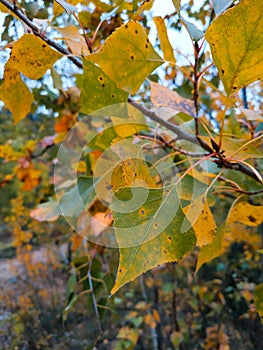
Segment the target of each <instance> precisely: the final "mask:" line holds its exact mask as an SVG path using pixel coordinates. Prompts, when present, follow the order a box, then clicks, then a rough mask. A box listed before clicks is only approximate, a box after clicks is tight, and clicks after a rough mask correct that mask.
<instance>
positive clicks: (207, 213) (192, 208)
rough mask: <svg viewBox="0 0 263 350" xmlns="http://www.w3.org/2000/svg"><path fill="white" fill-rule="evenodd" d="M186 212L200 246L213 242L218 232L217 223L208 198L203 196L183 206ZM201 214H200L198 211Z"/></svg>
mask: <svg viewBox="0 0 263 350" xmlns="http://www.w3.org/2000/svg"><path fill="white" fill-rule="evenodd" d="M183 212H184V214H185V215H186V216H187V218H188V220H189V222H190V223H191V224H192V227H193V229H194V231H195V234H196V238H197V242H196V245H197V246H198V247H203V246H205V245H207V244H210V243H212V242H213V240H214V238H215V233H216V223H215V220H214V217H213V215H212V213H211V210H210V208H209V205H208V203H207V200H205V199H204V197H203V196H201V197H199V198H197V199H196V200H194V201H192V202H191V204H190V205H188V206H187V207H185V208H183ZM199 212H200V214H199V215H198V213H199Z"/></svg>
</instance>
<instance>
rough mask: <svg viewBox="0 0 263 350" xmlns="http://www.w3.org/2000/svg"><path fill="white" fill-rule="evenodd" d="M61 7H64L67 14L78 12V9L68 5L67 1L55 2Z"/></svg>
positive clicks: (57, 0)
mask: <svg viewBox="0 0 263 350" xmlns="http://www.w3.org/2000/svg"><path fill="white" fill-rule="evenodd" d="M55 1H56V2H57V3H58V4H59V5H60V6H62V7H63V9H64V10H65V11H66V12H67V14H69V15H71V14H72V13H75V12H78V9H77V8H76V7H75V6H73V5H71V4H68V3H67V2H66V1H65V0H55Z"/></svg>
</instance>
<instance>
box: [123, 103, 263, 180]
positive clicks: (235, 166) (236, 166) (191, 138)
mask: <svg viewBox="0 0 263 350" xmlns="http://www.w3.org/2000/svg"><path fill="white" fill-rule="evenodd" d="M128 101H129V102H130V103H131V104H132V105H133V106H134V107H135V108H136V109H138V110H139V111H141V112H142V113H143V114H144V115H146V116H147V117H149V118H150V119H151V120H153V121H155V122H156V123H158V124H160V125H162V126H164V127H166V128H167V129H168V130H171V131H172V132H174V133H175V134H176V135H177V138H178V139H181V140H186V141H188V142H190V143H193V144H196V145H199V146H200V147H202V148H203V149H204V150H206V151H208V152H209V154H211V153H215V151H214V150H213V149H212V148H211V147H210V146H209V145H208V144H207V143H206V142H205V141H203V140H202V139H201V138H200V137H198V136H195V135H192V134H188V133H186V132H184V131H183V130H181V128H180V126H178V125H174V124H172V123H170V122H168V121H167V120H165V119H163V118H161V117H159V116H158V115H157V114H156V113H155V112H153V111H151V110H149V109H148V108H146V107H144V106H143V105H141V104H139V103H137V102H135V101H134V100H133V99H131V98H129V100H128ZM216 157H217V159H215V160H213V161H214V162H215V163H216V164H217V165H218V167H220V168H225V169H231V170H237V171H240V172H242V173H243V174H245V175H247V176H249V177H251V178H252V179H254V180H256V181H257V182H259V183H260V184H262V183H261V182H260V180H259V179H258V177H257V176H256V174H255V173H254V172H253V171H252V170H250V169H249V168H248V167H246V166H245V165H243V164H241V163H238V162H237V163H231V162H228V161H227V160H226V159H224V157H222V155H221V153H220V152H217V153H216ZM211 160H212V159H211Z"/></svg>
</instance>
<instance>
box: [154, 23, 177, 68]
mask: <svg viewBox="0 0 263 350" xmlns="http://www.w3.org/2000/svg"><path fill="white" fill-rule="evenodd" d="M153 20H154V23H155V25H156V27H157V32H158V38H159V40H160V46H161V49H162V52H163V55H164V59H165V60H166V61H167V62H169V63H173V64H176V60H175V57H174V51H173V48H172V45H171V43H170V41H169V38H168V34H167V29H166V26H165V22H164V19H163V18H162V17H153Z"/></svg>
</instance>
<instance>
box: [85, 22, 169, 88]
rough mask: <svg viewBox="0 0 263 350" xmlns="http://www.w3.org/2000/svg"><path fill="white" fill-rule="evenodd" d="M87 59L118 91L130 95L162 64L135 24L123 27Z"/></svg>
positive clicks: (139, 27)
mask: <svg viewBox="0 0 263 350" xmlns="http://www.w3.org/2000/svg"><path fill="white" fill-rule="evenodd" d="M87 59H88V60H90V61H92V62H94V63H97V64H99V66H100V67H101V69H102V70H103V71H104V72H105V73H106V74H107V75H108V76H109V78H110V79H112V80H113V81H115V83H116V84H117V86H118V87H119V88H121V89H124V90H125V91H128V92H129V93H132V94H134V93H135V92H136V91H137V90H138V89H139V87H140V86H141V84H142V83H143V82H144V80H145V79H146V78H147V77H148V75H149V74H151V72H152V71H153V70H155V69H156V68H157V67H159V66H160V65H161V64H162V63H163V60H162V58H161V57H160V56H159V55H158V54H157V52H155V50H154V48H153V47H152V45H151V43H150V42H149V39H148V37H147V34H146V32H145V30H144V28H143V27H142V26H141V25H140V23H138V22H135V21H130V22H128V23H127V24H123V25H122V26H121V27H120V28H118V29H117V30H116V31H115V32H114V33H113V34H112V35H111V36H109V37H108V38H107V39H106V41H105V43H104V45H103V46H102V48H101V49H100V50H99V51H98V52H96V53H94V54H92V55H90V56H88V57H87Z"/></svg>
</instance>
